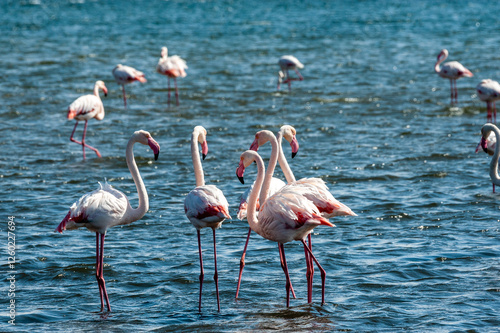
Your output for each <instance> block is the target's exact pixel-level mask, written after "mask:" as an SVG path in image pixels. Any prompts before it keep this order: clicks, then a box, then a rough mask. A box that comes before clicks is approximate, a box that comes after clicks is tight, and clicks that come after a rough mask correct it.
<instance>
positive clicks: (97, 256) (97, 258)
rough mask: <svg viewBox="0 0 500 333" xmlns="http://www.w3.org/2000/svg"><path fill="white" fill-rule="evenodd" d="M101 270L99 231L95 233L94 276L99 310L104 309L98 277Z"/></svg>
mask: <svg viewBox="0 0 500 333" xmlns="http://www.w3.org/2000/svg"><path fill="white" fill-rule="evenodd" d="M100 272H101V255H100V254H99V233H98V232H96V233H95V278H96V279H97V285H98V286H99V295H100V297H101V311H104V295H103V290H102V285H101V281H100V279H99V276H100Z"/></svg>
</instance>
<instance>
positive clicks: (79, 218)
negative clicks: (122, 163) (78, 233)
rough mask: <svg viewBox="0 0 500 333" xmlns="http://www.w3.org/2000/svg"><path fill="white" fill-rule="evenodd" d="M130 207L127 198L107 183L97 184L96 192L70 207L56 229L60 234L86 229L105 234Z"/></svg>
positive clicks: (120, 220) (119, 222)
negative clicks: (66, 231)
mask: <svg viewBox="0 0 500 333" xmlns="http://www.w3.org/2000/svg"><path fill="white" fill-rule="evenodd" d="M129 206H130V204H129V202H128V199H127V197H126V196H125V195H124V194H123V193H122V192H120V191H118V190H116V189H114V188H113V187H112V186H111V185H109V184H108V183H107V182H105V183H104V185H103V184H101V183H99V187H98V189H97V190H95V191H92V192H89V193H87V194H85V195H83V196H82V197H81V198H80V199H78V200H77V201H76V202H75V203H73V205H72V206H71V207H70V209H69V212H68V214H67V215H66V217H65V218H64V219H63V220H62V222H61V223H60V224H59V226H58V227H57V228H56V231H58V232H60V233H62V232H63V231H64V230H73V229H77V228H80V227H86V228H88V229H89V230H91V231H95V232H99V233H102V234H105V233H106V229H107V228H109V227H112V226H115V225H119V224H121V222H122V220H123V216H124V214H125V212H126V211H127V208H128V207H129Z"/></svg>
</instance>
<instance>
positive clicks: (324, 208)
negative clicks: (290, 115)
mask: <svg viewBox="0 0 500 333" xmlns="http://www.w3.org/2000/svg"><path fill="white" fill-rule="evenodd" d="M258 134H259V140H257V135H256V140H255V141H254V143H253V144H252V146H251V149H252V150H255V151H257V150H258V149H259V147H260V146H262V145H263V144H265V143H267V142H271V146H272V156H276V155H278V154H279V157H278V160H279V163H280V166H281V169H282V170H283V174H284V175H285V177H286V179H287V181H288V185H287V186H286V187H284V188H282V189H281V190H280V191H295V192H297V193H300V194H301V195H303V196H304V197H305V198H307V199H308V200H310V201H311V202H312V203H313V204H314V205H315V206H316V207H317V208H318V210H319V211H320V213H321V215H322V216H323V217H325V218H331V217H334V216H342V215H351V216H357V215H356V214H355V213H354V212H353V211H352V210H351V209H350V208H349V207H347V206H346V205H344V204H343V203H341V202H340V201H338V200H337V199H335V198H334V197H333V195H332V194H331V193H330V191H329V190H328V187H327V186H326V184H325V182H324V181H323V180H322V179H320V178H303V179H300V180H298V181H296V180H295V176H294V174H293V172H292V170H291V169H290V166H289V165H288V162H287V160H286V157H285V155H284V154H283V150H282V149H281V141H282V139H283V137H284V138H285V139H286V140H287V141H288V142H290V146H291V147H292V158H293V157H294V156H295V155H296V154H297V152H298V149H299V144H298V141H297V139H296V130H295V128H293V127H292V126H290V125H284V126H282V127H281V128H280V131H279V132H278V138H276V137H275V136H274V134H273V133H272V132H269V131H261V132H259V133H258ZM277 150H279V152H277ZM272 163H274V164H272ZM275 165H276V157H275V158H271V159H270V160H269V166H268V170H267V174H266V179H267V177H269V174H272V171H274V166H275ZM270 170H271V171H270ZM265 184H266V180H265V181H264V188H265ZM260 195H261V198H260V199H262V196H264V195H265V194H264V193H261V194H260ZM248 239H249V237H247V243H248ZM308 239H309V248H310V249H312V240H311V234H309V235H308ZM246 246H247V244H246V245H245V249H246ZM245 249H244V253H243V256H242V259H243V258H244V255H245ZM305 253H306V259H308V262H307V267H308V271H307V280H308V302H309V303H311V302H312V280H313V274H314V268H313V264H312V258H310V257H309V256H308V252H307V251H306V252H305ZM241 266H242V265H241V261H240V279H241V270H242V267H241ZM243 266H244V264H243ZM239 282H240V281H238V283H239Z"/></svg>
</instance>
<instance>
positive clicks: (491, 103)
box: [476, 79, 500, 123]
mask: <svg viewBox="0 0 500 333" xmlns="http://www.w3.org/2000/svg"><path fill="white" fill-rule="evenodd" d="M476 90H477V96H478V97H479V99H480V100H482V101H483V102H486V108H487V110H488V116H487V121H489V122H492V121H493V118H492V114H493V115H494V118H495V123H496V122H497V107H496V105H495V102H496V101H497V100H499V99H500V84H498V82H497V81H493V80H490V79H486V80H483V81H481V82H480V83H479V84H478V85H477V87H476Z"/></svg>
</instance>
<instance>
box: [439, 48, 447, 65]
mask: <svg viewBox="0 0 500 333" xmlns="http://www.w3.org/2000/svg"><path fill="white" fill-rule="evenodd" d="M446 58H448V50H447V49H442V50H441V52H439V54H438V56H437V61H438V62H442V61H444V60H445V59H446Z"/></svg>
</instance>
